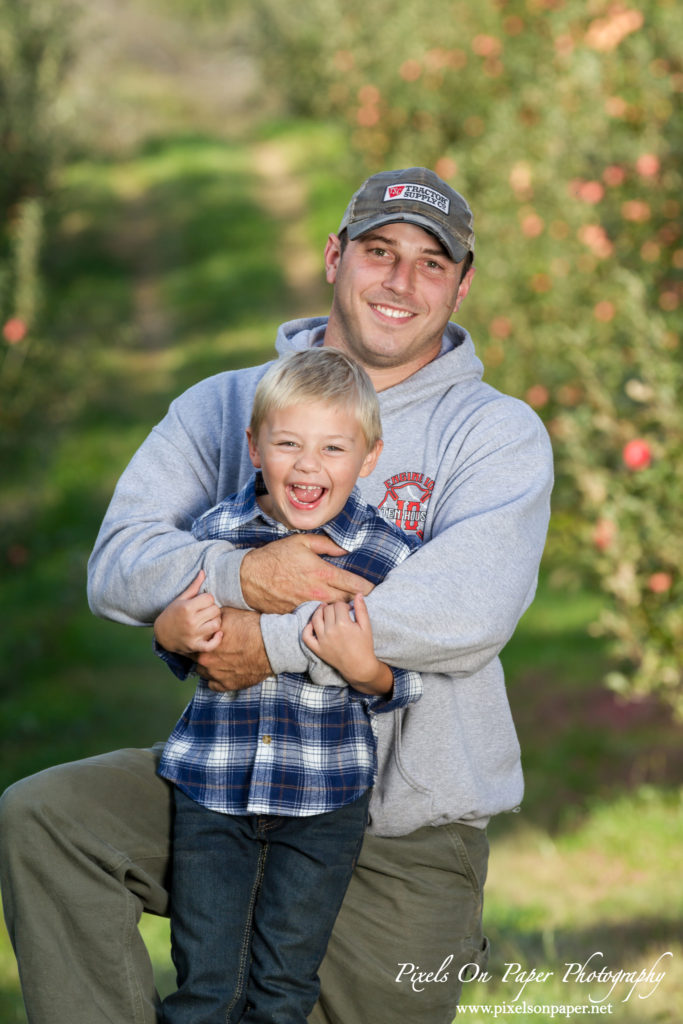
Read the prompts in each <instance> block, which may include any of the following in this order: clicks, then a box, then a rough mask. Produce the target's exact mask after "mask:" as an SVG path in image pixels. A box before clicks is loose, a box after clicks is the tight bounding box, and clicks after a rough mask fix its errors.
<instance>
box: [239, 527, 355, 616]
mask: <svg viewBox="0 0 683 1024" xmlns="http://www.w3.org/2000/svg"><path fill="white" fill-rule="evenodd" d="M323 554H324V555H343V554H344V549H343V548H340V547H339V546H338V545H337V544H335V543H334V541H333V540H330V538H329V537H325V536H323V534H319V533H296V534H293V535H292V536H290V537H284V538H283V539H282V540H275V541H271V543H270V544H266V545H265V546H264V547H262V548H254V549H253V550H252V551H249V552H248V553H247V554H246V555H245V556H244V558H243V559H242V566H241V569H240V583H241V585H242V594H243V596H244V600H245V601H246V602H247V604H248V605H249V607H250V608H255V609H256V610H257V611H259V612H272V613H275V614H277V615H283V614H285V613H286V612H291V611H293V610H294V609H295V608H297V607H298V606H299V605H300V604H303V603H304V601H323V602H325V603H326V604H327V603H329V602H332V601H350V600H351V598H352V597H353V596H354V594H359V593H360V594H364V595H365V596H367V595H368V594H369V593H370V591H371V590H372V589H373V585H372V583H369V582H368V581H367V580H366V579H363V577H362V576H356V574H355V573H353V572H348V571H347V570H346V569H340V568H338V567H337V566H336V565H331V564H330V563H329V562H326V561H325V560H324V559H322V558H321V557H320V555H323Z"/></svg>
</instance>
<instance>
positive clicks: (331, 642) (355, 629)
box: [302, 594, 394, 696]
mask: <svg viewBox="0 0 683 1024" xmlns="http://www.w3.org/2000/svg"><path fill="white" fill-rule="evenodd" d="M353 607H354V611H355V615H356V621H355V622H354V621H353V619H352V618H351V612H350V609H349V606H348V604H346V603H345V602H343V601H335V602H334V603H333V604H324V605H323V604H321V605H320V607H319V608H316V610H315V612H314V613H313V615H312V616H311V620H310V622H309V623H308V625H307V626H306V628H305V629H304V631H303V633H302V637H303V641H304V643H305V644H306V646H307V647H310V649H311V650H312V651H313V653H314V654H317V655H318V657H319V658H322V660H323V661H326V662H327V664H328V665H332V667H333V668H336V669H337V671H338V672H340V673H341V675H342V676H343V677H344V679H346V681H347V682H348V683H349V684H350V685H351V686H353V688H354V690H359V691H360V692H361V693H367V694H372V695H374V696H380V695H381V696H388V694H389V693H390V691H391V689H392V687H393V685H394V676H393V673H392V671H391V669H390V668H389V666H388V665H385V664H384V662H382V661H379V659H378V658H377V657H376V655H375V651H374V647H373V640H372V626H371V625H370V616H369V615H368V609H367V607H366V604H365V601H364V599H363V595H362V594H356V596H355V597H354V599H353Z"/></svg>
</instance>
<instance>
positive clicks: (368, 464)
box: [358, 440, 384, 476]
mask: <svg viewBox="0 0 683 1024" xmlns="http://www.w3.org/2000/svg"><path fill="white" fill-rule="evenodd" d="M383 447H384V441H382V440H380V441H376V442H375V444H374V445H373V446H372V448H371V449H370V451H369V452H368V454H367V455H366V456H365V458H364V459H363V465H362V466H361V467H360V472H359V473H358V476H370V474H371V473H372V471H373V469H374V468H375V466H376V465H377V460H378V458H379V457H380V455H381V453H382V448H383Z"/></svg>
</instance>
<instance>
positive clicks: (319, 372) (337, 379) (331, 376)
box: [249, 348, 382, 451]
mask: <svg viewBox="0 0 683 1024" xmlns="http://www.w3.org/2000/svg"><path fill="white" fill-rule="evenodd" d="M306 402H328V403H329V404H330V405H337V406H344V407H345V408H347V409H349V410H351V411H352V412H353V413H354V414H355V415H356V416H357V417H358V423H359V426H360V428H361V431H362V433H363V436H364V437H365V441H366V443H367V446H368V451H370V449H371V448H373V447H374V446H375V444H376V443H377V441H379V440H380V438H381V437H382V421H381V418H380V412H379V401H378V399H377V393H376V391H375V389H374V387H373V385H372V381H371V380H370V378H369V377H368V375H367V373H366V372H365V370H364V369H363V367H362V366H359V364H358V363H357V362H355V360H353V359H351V358H350V357H349V356H347V355H345V354H344V353H343V352H340V351H339V349H336V348H308V349H304V350H302V351H300V352H292V353H290V354H288V355H285V356H283V357H282V358H281V359H278V361H277V362H276V363H273V365H272V366H271V367H270V368H269V369H268V370H266V372H265V374H264V375H263V377H262V378H261V380H260V381H259V384H258V387H257V388H256V393H255V394H254V404H253V406H252V410H251V422H250V424H249V428H250V430H251V432H252V434H253V435H254V437H257V436H258V433H259V430H260V429H261V426H262V425H263V421H264V420H265V418H266V416H267V415H268V413H269V412H270V411H271V409H284V408H286V407H287V406H290V405H299V404H304V403H306Z"/></svg>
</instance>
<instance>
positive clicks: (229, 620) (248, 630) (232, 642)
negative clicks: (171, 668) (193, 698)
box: [197, 608, 272, 693]
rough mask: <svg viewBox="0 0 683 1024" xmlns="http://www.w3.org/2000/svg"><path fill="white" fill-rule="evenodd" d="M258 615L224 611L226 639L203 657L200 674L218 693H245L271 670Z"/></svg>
mask: <svg viewBox="0 0 683 1024" xmlns="http://www.w3.org/2000/svg"><path fill="white" fill-rule="evenodd" d="M259 618H260V616H259V614H258V612H245V611H239V610H238V609H236V608H221V631H222V633H223V639H222V641H221V643H220V644H219V646H218V647H217V648H216V649H215V650H213V651H208V652H205V653H203V654H200V655H199V657H198V659H197V664H198V665H199V666H200V669H199V674H200V675H201V676H202V677H203V678H204V679H206V680H207V682H208V685H209V689H210V690H214V691H215V692H216V693H223V692H225V691H229V690H246V689H247V687H249V686H255V685H256V683H260V682H261V680H263V679H265V678H266V676H269V675H272V669H271V667H270V663H269V661H268V657H267V655H266V649H265V647H264V646H263V640H262V638H261V626H260V623H259Z"/></svg>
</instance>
